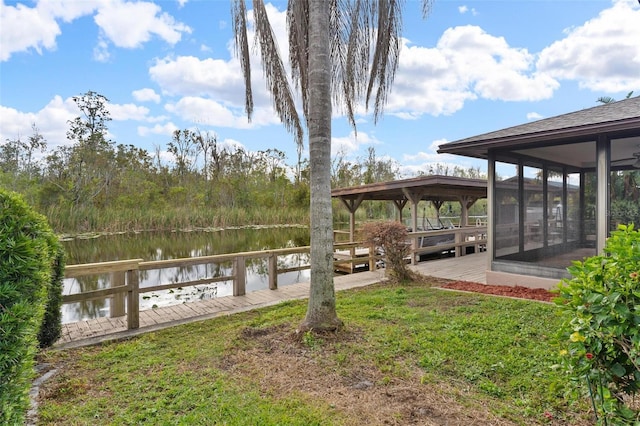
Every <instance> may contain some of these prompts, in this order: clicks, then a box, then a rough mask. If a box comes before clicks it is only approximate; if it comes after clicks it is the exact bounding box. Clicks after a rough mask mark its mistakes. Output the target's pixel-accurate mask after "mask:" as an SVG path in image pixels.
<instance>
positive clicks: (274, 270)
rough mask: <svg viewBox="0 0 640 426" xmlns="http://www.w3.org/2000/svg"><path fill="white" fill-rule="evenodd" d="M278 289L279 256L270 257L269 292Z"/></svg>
mask: <svg viewBox="0 0 640 426" xmlns="http://www.w3.org/2000/svg"><path fill="white" fill-rule="evenodd" d="M277 289H278V256H277V255H275V254H271V255H269V290H277Z"/></svg>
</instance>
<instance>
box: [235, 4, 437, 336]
mask: <svg viewBox="0 0 640 426" xmlns="http://www.w3.org/2000/svg"><path fill="white" fill-rule="evenodd" d="M402 3H403V1H402V0H289V2H288V6H287V27H288V28H287V30H288V36H289V61H290V63H291V81H292V83H293V86H292V85H291V84H289V80H288V77H287V72H286V71H285V67H284V64H283V60H282V58H281V57H280V54H279V52H278V47H277V44H276V41H275V36H274V33H273V29H272V27H271V24H270V23H269V19H268V17H267V12H266V8H265V5H264V0H254V1H253V15H254V22H255V37H256V45H257V46H258V47H259V51H260V55H261V59H262V69H263V72H264V75H265V78H266V82H267V86H268V89H269V91H270V92H271V95H272V98H273V105H274V108H275V110H276V112H277V114H278V116H279V117H280V120H281V121H282V122H283V124H284V125H285V127H286V128H287V130H289V131H290V132H292V133H293V135H294V137H295V140H296V143H297V144H298V146H299V147H300V146H302V144H303V137H304V130H303V123H302V119H301V116H300V114H299V113H298V110H297V108H296V103H295V98H294V95H293V89H296V90H299V94H300V97H301V99H302V110H303V117H304V119H305V121H306V127H307V129H308V137H309V160H310V161H309V162H310V173H311V188H310V189H311V205H310V210H311V232H310V236H311V258H310V261H311V286H310V293H309V305H308V308H307V314H306V317H305V319H304V321H303V322H302V324H301V325H300V327H299V330H300V331H306V330H311V329H313V330H335V329H336V328H338V327H339V326H340V325H341V324H342V322H341V321H340V319H339V318H338V316H337V313H336V306H335V291H334V285H333V212H332V208H331V114H332V107H333V106H334V105H335V106H338V107H342V108H343V110H344V113H345V114H346V116H347V118H348V120H349V122H350V123H351V125H352V126H354V128H355V107H356V104H357V103H358V102H359V101H361V100H364V102H365V105H366V106H368V105H369V102H370V100H371V99H373V101H372V102H373V115H374V120H375V121H377V120H378V119H379V117H380V116H381V114H382V110H383V107H384V104H385V101H386V98H387V94H388V93H389V90H390V88H391V85H392V83H393V79H394V77H395V71H396V68H397V65H398V58H399V53H400V33H401V23H402ZM430 6H431V1H430V0H423V1H422V11H423V15H424V16H426V15H427V14H428V12H429V10H430ZM232 15H233V24H234V33H235V41H236V52H237V54H238V57H239V59H240V64H241V67H242V72H243V75H244V78H245V88H246V93H245V94H246V97H245V98H246V104H245V108H246V111H247V115H248V117H249V119H251V114H252V112H253V100H252V92H251V64H250V57H249V46H248V34H247V9H246V4H245V0H233V3H232Z"/></svg>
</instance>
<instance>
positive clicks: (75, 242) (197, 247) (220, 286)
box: [62, 226, 309, 323]
mask: <svg viewBox="0 0 640 426" xmlns="http://www.w3.org/2000/svg"><path fill="white" fill-rule="evenodd" d="M308 245H309V229H308V228H307V227H301V226H290V227H249V228H233V229H224V230H207V231H192V232H141V233H126V234H118V235H100V236H84V237H78V238H73V239H65V240H64V241H63V246H64V249H65V252H66V255H67V265H74V264H83V263H95V262H107V261H114V260H126V259H143V260H144V261H152V260H165V259H181V258H189V257H198V256H209V255H216V254H227V253H237V252H246V251H259V250H268V249H278V248H286V247H300V246H308ZM308 263H309V258H308V255H307V254H293V255H288V256H280V257H279V258H278V267H279V268H291V267H296V266H303V265H308ZM246 268H247V270H246V279H247V291H254V290H259V289H263V288H268V276H267V273H266V271H267V260H266V259H251V260H248V261H247V265H246ZM231 274H232V265H231V263H230V262H228V263H220V264H208V265H196V266H188V267H181V268H166V269H162V270H158V271H145V272H141V273H140V274H139V279H140V287H141V288H143V287H151V286H155V285H160V284H168V283H172V282H184V281H193V280H199V279H206V278H211V277H221V276H228V275H231ZM109 280H110V276H109V275H108V274H104V275H96V276H89V277H81V278H78V279H65V281H64V288H63V294H73V293H80V292H85V291H90V290H98V289H102V288H107V287H109V286H110V285H111V284H110V281H109ZM308 280H309V270H308V269H307V270H303V271H295V272H287V273H282V274H279V275H278V286H283V285H289V284H293V283H297V282H303V281H308ZM231 294H233V283H232V282H231V281H224V282H218V283H211V284H206V285H199V286H192V287H184V288H178V289H172V290H166V291H158V292H152V293H143V294H142V295H141V297H140V309H141V310H143V309H153V308H154V307H161V306H169V305H173V304H179V303H188V302H191V301H197V300H204V299H209V298H214V297H221V296H229V295H231ZM109 314H110V300H109V299H104V300H94V301H87V302H81V303H71V304H65V305H63V309H62V322H63V323H69V322H75V321H80V320H85V319H92V318H99V317H106V316H109Z"/></svg>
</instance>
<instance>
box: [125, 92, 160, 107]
mask: <svg viewBox="0 0 640 426" xmlns="http://www.w3.org/2000/svg"><path fill="white" fill-rule="evenodd" d="M131 94H132V95H133V99H135V100H136V101H138V102H154V103H156V104H157V103H159V102H160V95H158V94H157V93H156V91H155V90H153V89H149V88H144V89H140V90H134V91H133V92H131Z"/></svg>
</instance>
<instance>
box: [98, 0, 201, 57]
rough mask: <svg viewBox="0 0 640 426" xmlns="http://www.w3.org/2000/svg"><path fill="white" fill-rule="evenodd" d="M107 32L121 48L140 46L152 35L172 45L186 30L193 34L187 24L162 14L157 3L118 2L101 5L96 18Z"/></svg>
mask: <svg viewBox="0 0 640 426" xmlns="http://www.w3.org/2000/svg"><path fill="white" fill-rule="evenodd" d="M94 20H95V22H96V24H97V25H98V26H99V27H100V29H101V30H102V32H103V33H104V35H105V36H106V37H107V38H108V39H109V40H110V41H111V42H112V43H113V44H114V45H116V46H117V47H124V48H130V49H132V48H136V47H140V46H141V45H142V44H143V43H145V42H147V41H149V40H150V39H151V36H152V35H156V36H158V37H160V38H161V39H162V40H164V41H166V42H167V43H169V44H176V43H177V42H179V41H180V40H181V38H182V34H183V33H191V28H189V27H188V26H187V25H185V24H183V23H180V22H176V21H175V19H174V18H173V17H172V16H171V15H169V14H167V13H162V9H161V8H160V6H158V5H157V4H155V3H149V2H137V3H130V2H123V1H114V2H109V3H107V4H106V5H105V6H104V7H102V8H100V9H99V11H98V13H97V14H96V16H95V17H94Z"/></svg>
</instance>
